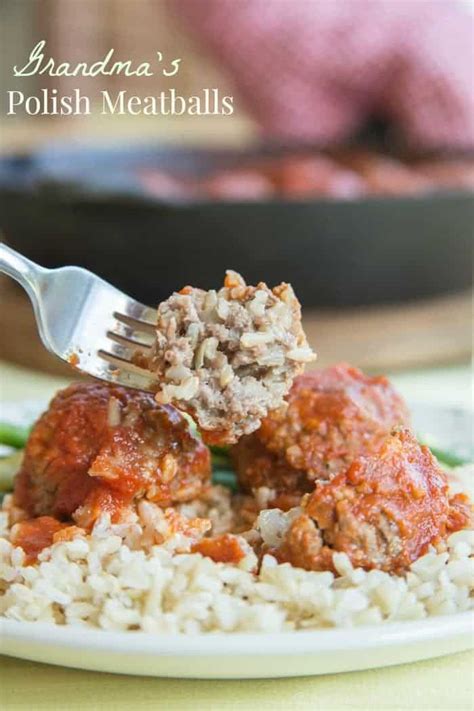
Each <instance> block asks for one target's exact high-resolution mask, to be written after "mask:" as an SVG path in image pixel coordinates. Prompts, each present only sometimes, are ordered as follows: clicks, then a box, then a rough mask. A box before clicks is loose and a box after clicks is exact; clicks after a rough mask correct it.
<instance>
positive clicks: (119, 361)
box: [97, 349, 152, 381]
mask: <svg viewBox="0 0 474 711" xmlns="http://www.w3.org/2000/svg"><path fill="white" fill-rule="evenodd" d="M97 353H98V355H99V356H100V357H101V358H103V359H104V360H106V361H107V362H108V363H110V364H112V365H115V366H116V367H117V368H119V369H120V370H122V369H123V370H128V371H130V372H131V373H135V374H136V375H141V376H142V377H143V378H145V379H146V380H148V381H150V380H152V378H151V377H150V371H149V370H146V369H145V368H140V366H138V365H135V363H131V362H130V361H129V360H127V358H125V357H124V356H123V355H118V354H116V353H110V352H109V351H104V350H102V349H100V350H99V351H97Z"/></svg>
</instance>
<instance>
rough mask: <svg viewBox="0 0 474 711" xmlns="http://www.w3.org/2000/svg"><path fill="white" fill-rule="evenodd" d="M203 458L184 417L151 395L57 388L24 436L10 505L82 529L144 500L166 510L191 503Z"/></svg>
mask: <svg viewBox="0 0 474 711" xmlns="http://www.w3.org/2000/svg"><path fill="white" fill-rule="evenodd" d="M209 480H210V455H209V450H208V449H207V447H206V446H205V445H204V444H203V443H202V442H201V441H200V440H199V439H198V438H197V437H195V436H194V434H193V433H192V431H191V430H190V427H189V424H188V422H187V421H186V419H185V417H184V416H183V415H182V414H181V413H180V412H178V410H176V409H175V408H173V407H171V406H170V405H158V404H157V403H156V402H155V400H154V397H153V395H152V394H151V393H143V392H139V391H137V390H129V389H126V388H122V387H119V386H117V385H107V384H105V383H78V384H75V385H71V386H70V387H68V388H66V389H65V390H62V391H60V392H59V393H58V394H57V395H56V396H55V398H54V399H53V400H52V402H51V404H50V406H49V408H48V410H47V411H46V412H45V413H44V414H43V415H42V416H41V417H40V419H39V420H38V421H37V423H36V424H35V426H34V427H33V430H32V432H31V434H30V436H29V439H28V442H27V445H26V449H25V454H24V458H23V462H22V465H21V468H20V471H19V473H18V474H17V476H16V479H15V492H14V497H15V503H16V505H17V506H19V507H21V508H22V509H24V511H25V512H26V513H27V514H28V515H29V516H51V517H54V518H55V519H58V520H59V521H70V520H73V521H75V522H76V523H77V524H78V525H79V526H83V527H85V528H88V527H90V526H91V525H92V523H93V522H94V521H95V520H96V519H97V518H98V517H99V516H100V514H102V513H109V514H110V515H111V516H112V520H114V521H116V520H120V519H121V518H122V517H123V516H126V515H127V512H128V511H129V510H130V508H131V506H132V505H133V504H135V503H136V502H137V501H138V500H139V499H143V498H146V499H148V500H149V501H153V502H155V503H156V504H158V505H159V506H162V507H167V506H170V505H172V504H177V503H179V502H183V501H189V500H191V499H194V498H196V497H197V496H198V495H199V494H200V493H201V492H202V491H203V489H204V488H205V487H206V486H207V485H208V483H209Z"/></svg>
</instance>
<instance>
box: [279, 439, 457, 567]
mask: <svg viewBox="0 0 474 711" xmlns="http://www.w3.org/2000/svg"><path fill="white" fill-rule="evenodd" d="M453 514H454V515H453ZM288 520H289V525H288V528H287V530H286V532H285V535H284V537H283V541H282V543H281V545H280V546H278V547H277V548H276V550H275V551H272V552H274V553H275V555H276V556H277V558H279V560H284V561H288V562H291V563H292V565H295V566H297V567H302V568H306V569H307V570H328V569H334V568H333V563H332V555H333V553H334V552H335V551H340V552H344V553H346V554H347V555H348V557H349V558H350V560H351V562H352V564H353V565H354V566H355V567H362V568H365V569H367V570H370V569H371V568H378V569H381V570H384V571H386V572H393V573H400V572H402V571H403V570H405V569H406V568H407V567H408V566H409V565H410V564H411V563H413V562H414V561H415V560H417V559H418V558H419V557H420V556H421V555H423V554H424V553H426V551H427V549H428V547H429V546H430V544H436V543H438V542H439V541H440V540H442V539H443V538H444V537H445V536H446V535H447V534H448V533H451V532H452V531H453V530H458V529H460V528H463V527H465V526H466V525H467V524H468V522H469V513H468V507H467V506H466V505H465V502H463V503H462V504H461V502H459V501H458V500H455V501H450V500H449V496H448V482H447V478H446V475H445V473H444V472H443V471H442V469H441V468H440V467H439V465H438V463H437V462H436V460H435V459H434V457H433V456H432V454H431V452H430V451H429V449H428V448H427V447H422V446H420V445H419V444H418V442H417V441H416V439H415V438H414V436H413V435H412V434H411V433H410V431H409V430H407V429H401V430H399V431H397V432H395V433H394V434H393V435H389V436H388V437H387V438H386V441H385V443H384V445H383V446H382V448H381V449H380V451H379V453H378V454H372V455H370V456H361V457H358V458H357V459H355V460H354V461H353V462H352V464H351V465H350V466H349V467H348V468H347V469H346V470H345V471H343V472H341V473H339V474H338V475H337V476H335V477H334V478H333V479H332V480H331V481H328V482H318V483H317V484H316V487H315V490H314V492H313V493H312V494H310V495H308V496H307V497H305V499H304V500H303V504H302V511H301V513H299V515H296V516H295V515H292V516H291V517H289V518H288Z"/></svg>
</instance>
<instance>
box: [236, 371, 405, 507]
mask: <svg viewBox="0 0 474 711" xmlns="http://www.w3.org/2000/svg"><path fill="white" fill-rule="evenodd" d="M408 419H409V418H408V411H407V408H406V406H405V404H404V402H403V400H402V399H401V397H400V396H399V395H398V394H397V393H396V392H395V390H394V389H393V387H392V386H391V385H390V383H389V382H388V380H387V379H386V378H383V377H369V376H367V375H364V374H363V373H362V372H361V371H360V370H357V368H352V367H351V366H349V365H346V364H341V365H336V366H333V367H331V368H326V369H325V370H315V371H312V372H311V373H307V374H305V375H301V376H299V377H298V378H296V380H295V382H294V383H293V387H292V388H291V390H290V393H289V395H288V397H287V406H286V407H282V408H280V409H279V410H277V411H275V412H271V413H270V414H269V415H268V417H266V418H265V419H264V420H263V421H262V425H261V427H260V429H259V430H258V431H257V432H255V433H253V434H251V435H248V436H246V437H243V438H242V439H241V441H240V442H238V444H237V445H235V446H234V447H233V448H232V452H231V453H232V457H233V461H234V463H235V467H236V470H237V473H238V476H239V481H240V484H241V486H242V487H243V489H244V490H245V491H252V490H255V489H258V488H259V487H262V486H265V487H270V488H273V489H275V490H277V491H279V492H285V493H296V494H298V493H300V494H304V493H306V492H309V491H311V490H312V489H313V488H314V482H315V481H318V480H320V479H329V478H330V477H332V476H334V475H335V474H337V473H338V472H339V471H340V470H341V469H344V468H347V465H348V464H350V462H351V461H352V460H353V459H354V458H355V457H357V456H360V455H362V454H370V453H371V452H374V451H376V450H377V449H378V448H379V447H380V446H381V444H382V442H383V441H384V440H385V437H386V435H387V434H388V433H389V432H390V431H391V430H392V428H393V427H396V426H399V425H406V424H407V423H408Z"/></svg>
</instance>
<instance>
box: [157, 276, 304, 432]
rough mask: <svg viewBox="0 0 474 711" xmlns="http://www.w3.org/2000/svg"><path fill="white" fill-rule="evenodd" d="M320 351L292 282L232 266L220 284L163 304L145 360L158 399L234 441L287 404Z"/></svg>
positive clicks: (183, 292)
mask: <svg viewBox="0 0 474 711" xmlns="http://www.w3.org/2000/svg"><path fill="white" fill-rule="evenodd" d="M314 358H315V355H314V354H313V352H312V351H311V349H310V348H309V346H308V344H307V342H306V337H305V335H304V332H303V329H302V326H301V309H300V304H299V302H298V300H297V298H296V296H295V295H294V293H293V289H292V288H291V286H290V285H289V284H280V286H276V287H274V288H273V289H269V288H268V286H267V285H266V284H264V283H260V284H258V285H257V286H247V285H246V284H245V282H244V280H243V279H242V277H241V276H239V275H238V274H236V273H235V272H232V271H228V272H227V274H226V278H225V281H224V286H223V287H222V288H221V289H220V290H219V291H214V290H211V291H204V290H202V289H197V288H193V287H185V288H184V289H182V290H181V291H180V292H178V293H175V294H173V295H172V296H171V297H170V298H169V299H167V300H166V301H165V302H163V303H162V304H160V305H159V307H158V320H157V327H156V342H155V345H154V348H153V350H152V354H151V356H150V358H149V359H148V362H147V365H148V368H149V369H150V370H151V371H152V372H153V373H154V374H156V376H157V384H158V391H157V394H156V399H157V401H158V402H159V403H162V404H167V403H173V404H174V405H176V406H177V407H179V408H180V409H182V410H184V411H186V412H188V413H189V414H190V415H192V416H193V417H194V418H195V420H196V422H197V424H198V426H199V428H200V430H201V432H202V434H203V437H204V439H205V441H207V442H209V443H223V442H227V443H231V442H235V441H237V440H238V438H239V437H241V436H242V435H244V434H248V433H250V432H253V431H254V430H256V429H257V428H258V427H259V425H260V422H261V420H262V418H263V417H265V415H266V414H267V413H268V412H269V411H270V410H273V409H275V408H277V407H279V406H280V405H281V404H282V402H283V398H284V396H285V395H286V393H287V392H288V390H289V388H290V386H291V383H292V382H293V380H294V378H295V377H296V376H297V375H298V374H299V373H301V372H302V370H303V368H304V365H305V363H307V362H310V361H312V360H313V359H314Z"/></svg>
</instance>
